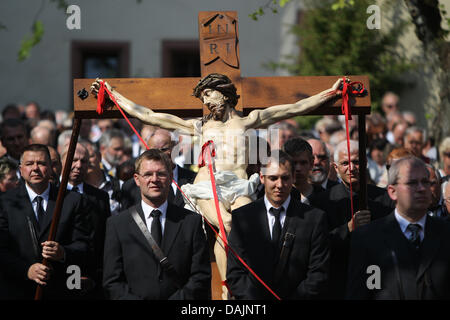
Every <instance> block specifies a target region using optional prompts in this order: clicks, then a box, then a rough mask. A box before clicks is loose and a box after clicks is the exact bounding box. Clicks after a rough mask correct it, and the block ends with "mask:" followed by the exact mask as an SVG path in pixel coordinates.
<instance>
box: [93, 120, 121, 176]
mask: <svg viewBox="0 0 450 320" xmlns="http://www.w3.org/2000/svg"><path fill="white" fill-rule="evenodd" d="M98 143H99V146H100V153H101V154H102V163H101V165H102V170H103V171H105V172H106V173H107V174H110V175H112V176H113V177H115V176H116V167H117V166H118V165H119V164H120V162H121V158H122V156H123V153H124V150H125V135H124V134H123V132H122V131H120V130H118V129H111V130H108V131H105V132H104V133H103V134H102V136H101V138H100V140H99V142H98Z"/></svg>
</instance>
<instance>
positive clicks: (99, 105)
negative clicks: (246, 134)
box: [97, 81, 281, 300]
mask: <svg viewBox="0 0 450 320" xmlns="http://www.w3.org/2000/svg"><path fill="white" fill-rule="evenodd" d="M105 91H106V92H107V93H108V95H109V98H110V99H111V100H112V101H113V102H114V104H115V105H116V107H117V108H118V109H119V111H120V112H121V113H122V116H123V117H124V118H125V120H126V121H127V122H128V124H129V125H130V127H131V128H132V129H133V131H134V133H135V134H136V135H137V136H138V138H139V139H140V140H141V142H142V143H143V144H144V146H145V148H146V149H147V150H148V149H150V148H149V147H148V145H147V143H145V141H144V140H143V139H142V137H141V136H140V135H139V133H138V132H137V130H136V129H135V127H134V126H133V124H132V123H131V122H130V121H129V120H128V117H127V116H126V114H125V113H124V112H123V110H122V109H121V108H120V106H119V104H118V103H117V101H116V99H115V98H114V96H113V95H112V94H111V91H109V90H108V88H106V86H105V85H104V82H103V81H102V82H100V89H99V92H98V94H97V113H98V114H102V113H103V105H104V103H105ZM209 144H213V150H212V152H209V153H208V160H209V166H211V167H210V172H212V162H211V154H212V156H215V150H214V142H213V141H212V140H209V141H208V142H207V143H205V144H204V145H203V146H202V153H201V155H200V156H201V158H199V159H200V161H201V163H203V166H204V165H205V164H204V157H203V152H204V151H210V148H209ZM200 161H199V162H200ZM213 181H214V184H213V193H214V201H215V204H216V209H217V210H218V214H219V215H218V217H219V219H220V220H219V224H220V223H221V224H222V228H223V221H222V222H220V221H221V220H222V217H221V215H220V209H219V205H218V199H217V202H216V198H217V193H216V187H215V180H214V175H213V176H212V179H211V182H213ZM172 183H174V184H175V186H176V187H177V188H178V190H180V192H181V193H182V194H183V196H184V198H185V199H187V200H188V201H189V203H190V204H191V207H192V208H194V209H195V210H196V211H197V213H199V214H200V215H201V216H202V217H203V218H204V220H205V221H206V223H207V224H208V226H209V227H210V228H211V230H213V231H214V233H215V234H216V236H217V237H218V238H220V239H221V240H222V241H223V243H224V244H225V249H226V251H227V254H228V250H229V251H231V253H232V254H233V255H234V256H235V257H236V258H237V259H238V260H239V261H240V262H241V263H242V265H243V266H244V267H245V268H246V269H247V270H248V271H250V273H251V274H252V275H253V276H254V277H255V278H256V279H257V280H258V281H259V282H260V283H261V284H262V285H263V286H264V287H265V288H266V289H267V290H268V291H269V292H270V293H271V294H272V295H273V296H274V297H275V298H277V299H278V300H281V298H280V297H279V296H278V295H277V294H276V293H275V292H274V291H273V290H272V289H270V287H269V286H268V285H267V284H266V283H265V282H264V281H263V280H262V279H261V278H260V277H259V276H258V275H257V274H256V272H255V271H253V269H252V268H250V266H249V265H248V264H247V263H245V261H244V260H243V259H242V258H241V257H240V256H239V255H238V254H237V253H236V251H234V249H233V248H232V247H231V246H230V245H229V244H228V241H227V238H226V233H225V229H223V231H222V229H221V231H222V234H223V237H222V236H220V235H219V234H218V233H217V231H216V229H215V228H214V227H213V226H212V225H211V223H210V222H209V221H208V219H206V218H205V217H204V216H203V215H202V214H201V213H200V212H199V211H198V210H197V209H196V208H195V206H194V205H193V204H192V202H191V201H190V200H189V198H188V197H187V196H186V194H185V193H184V192H183V190H181V188H180V187H179V186H178V184H177V183H176V182H175V180H172ZM222 285H225V286H226V287H227V289H228V291H229V292H230V294H231V290H230V289H229V287H228V284H227V282H226V281H222Z"/></svg>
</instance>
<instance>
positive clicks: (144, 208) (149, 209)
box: [141, 200, 168, 219]
mask: <svg viewBox="0 0 450 320" xmlns="http://www.w3.org/2000/svg"><path fill="white" fill-rule="evenodd" d="M167 205H168V203H167V200H166V201H164V203H163V204H162V205H160V206H159V207H158V208H153V207H152V206H151V205H149V204H147V203H146V202H145V201H144V200H141V206H142V211H143V212H144V216H145V219H151V218H152V217H151V216H150V213H152V211H153V210H155V209H158V210H159V211H161V217H164V218H165V217H166V213H167Z"/></svg>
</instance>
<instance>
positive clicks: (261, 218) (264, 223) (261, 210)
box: [255, 198, 272, 243]
mask: <svg viewBox="0 0 450 320" xmlns="http://www.w3.org/2000/svg"><path fill="white" fill-rule="evenodd" d="M255 206H256V208H255V213H256V215H257V217H258V218H257V219H256V220H255V222H256V223H258V224H259V226H258V225H256V226H255V230H261V231H262V236H263V240H264V242H266V243H267V242H268V243H271V241H272V238H271V237H270V227H269V220H268V219H267V208H266V206H265V203H264V198H261V199H259V200H257V201H255Z"/></svg>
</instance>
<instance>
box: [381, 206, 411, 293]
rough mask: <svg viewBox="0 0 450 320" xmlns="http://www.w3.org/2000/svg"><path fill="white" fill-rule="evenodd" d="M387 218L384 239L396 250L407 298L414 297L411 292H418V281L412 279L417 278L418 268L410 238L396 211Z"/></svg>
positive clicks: (389, 247)
mask: <svg viewBox="0 0 450 320" xmlns="http://www.w3.org/2000/svg"><path fill="white" fill-rule="evenodd" d="M385 219H386V220H385V223H384V226H383V229H384V232H383V239H384V241H385V243H386V247H387V248H388V249H389V250H392V251H394V253H395V255H396V257H397V262H398V266H397V267H398V270H399V272H400V278H401V285H402V288H403V290H404V294H405V295H406V299H408V298H412V296H411V294H412V293H415V292H416V283H415V281H411V280H412V279H415V278H416V270H415V267H414V260H413V257H412V256H411V255H410V248H409V246H408V240H407V239H406V238H405V236H404V234H403V233H402V230H401V229H400V225H399V224H398V222H397V219H396V218H395V215H394V212H392V213H391V214H390V215H388V216H387V217H386V218H385Z"/></svg>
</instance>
